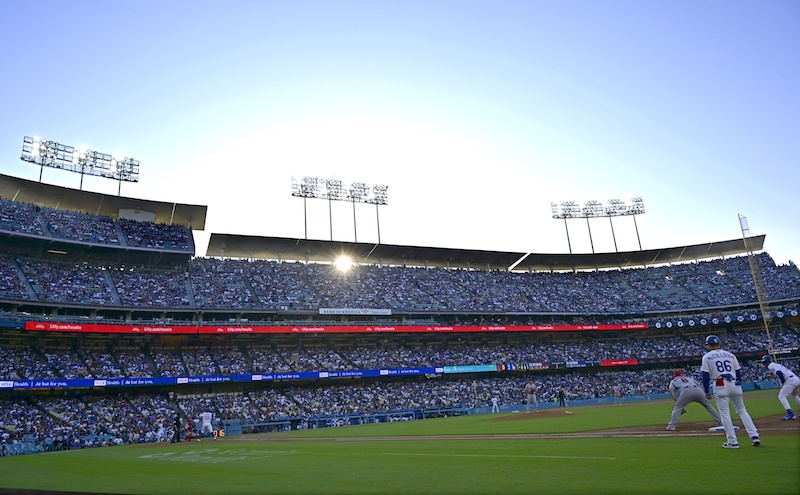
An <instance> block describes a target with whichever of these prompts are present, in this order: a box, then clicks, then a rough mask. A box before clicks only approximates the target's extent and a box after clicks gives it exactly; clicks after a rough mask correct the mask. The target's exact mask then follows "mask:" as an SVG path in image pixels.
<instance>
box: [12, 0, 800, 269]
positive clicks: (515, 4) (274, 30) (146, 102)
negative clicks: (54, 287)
mask: <svg viewBox="0 0 800 495" xmlns="http://www.w3.org/2000/svg"><path fill="white" fill-rule="evenodd" d="M0 71H1V72H2V78H0V85H2V86H0V87H2V91H0V173H4V174H7V175H12V176H15V177H21V178H25V179H29V180H39V174H40V168H39V167H38V166H37V165H35V164H31V163H27V162H24V161H21V160H20V158H19V157H20V154H21V149H22V140H23V137H24V136H41V137H43V138H46V139H49V140H53V141H57V142H59V143H63V144H68V145H72V146H87V147H89V148H91V149H93V150H97V151H101V152H105V153H110V154H111V153H121V154H123V155H125V156H130V157H133V158H135V159H138V160H139V161H140V171H139V181H138V182H137V183H122V185H121V194H122V195H123V196H128V197H135V198H142V199H147V200H156V201H169V202H179V203H188V204H197V205H206V206H208V214H207V218H206V228H205V230H204V231H203V232H200V231H195V241H196V243H197V245H198V248H197V254H198V255H201V256H202V255H204V254H205V251H206V247H207V245H208V238H209V236H210V234H211V233H220V234H242V235H254V236H277V237H291V238H303V237H306V236H307V237H308V238H309V239H320V240H329V239H331V238H332V239H334V240H337V241H348V242H349V241H356V240H357V241H358V242H378V240H380V242H382V243H384V244H398V245H411V246H433V247H444V248H458V249H481V250H492V251H514V252H523V253H528V252H533V253H567V252H570V251H572V252H574V253H591V252H593V251H594V252H614V251H615V250H618V251H634V250H638V249H639V244H640V243H641V247H642V248H643V249H657V248H666V247H673V246H681V245H690V244H697V243H706V242H714V241H723V240H729V239H737V238H741V236H742V233H741V230H740V225H739V219H738V215H744V216H745V217H747V220H748V223H749V227H750V232H751V234H753V235H760V234H766V240H765V244H764V248H765V250H766V251H767V252H768V253H770V254H771V255H772V257H773V258H774V259H775V261H776V262H777V263H779V264H786V263H788V262H789V260H792V261H794V262H797V261H798V259H800V228H799V227H800V216H799V215H798V214H799V213H800V199H798V183H800V181H799V180H798V179H800V89H799V88H800V3H799V2H797V1H794V0H767V1H763V2H753V1H750V0H708V1H703V2H697V1H694V0H676V1H670V2H657V1H641V0H606V1H601V2H598V1H593V0H566V1H563V2H552V1H538V0H528V1H510V0H494V1H491V2H489V1H480V2H478V1H469V0H460V1H449V0H425V1H417V0H404V1H388V0H377V1H376V0H371V1H347V0H343V1H332V0H329V1H302V0H298V1H291V2H289V1H282V2H278V1H266V0H260V1H243V0H238V1H237V0H232V1H227V2H219V1H205V0H193V1H182V0H171V1H168V2H164V1H161V0H159V1H153V0H136V1H133V0H117V1H114V2H108V1H94V0H91V1H90V0H75V1H71V2H63V1H55V0H50V1H45V0H2V1H0ZM292 177H294V178H296V179H297V180H300V179H302V178H303V177H318V178H322V179H339V180H342V181H343V183H344V184H345V185H347V184H349V183H350V182H366V183H367V184H379V185H385V186H388V204H387V205H385V206H380V207H377V208H376V207H375V206H373V205H367V204H356V205H354V204H352V203H348V202H344V201H341V202H328V201H325V200H322V199H309V200H307V201H305V202H304V201H303V199H301V198H297V197H293V196H292V195H291V181H292ZM42 181H43V182H46V183H49V184H56V185H60V186H65V187H72V188H75V189H78V188H79V187H81V186H80V181H81V178H80V175H79V174H76V173H70V172H65V171H60V170H55V169H45V170H43V171H42ZM118 187H120V186H119V184H118V183H117V182H116V181H114V180H109V179H102V178H97V177H88V176H87V177H84V179H83V185H82V188H83V189H84V190H89V191H94V192H102V193H108V194H117V191H118ZM633 197H641V198H642V199H643V202H644V207H645V213H644V214H641V215H637V216H636V217H635V222H634V218H633V217H630V216H628V217H617V218H614V219H612V220H610V221H609V219H608V218H597V219H592V220H590V221H589V222H587V221H586V220H580V219H573V220H569V221H567V222H564V221H563V220H557V219H553V218H552V211H551V203H561V202H564V201H575V202H577V203H579V204H584V203H585V202H586V201H589V200H596V201H600V202H601V203H606V202H607V201H608V200H610V199H620V200H623V201H625V202H626V203H630V200H631V198H633ZM637 231H638V232H637Z"/></svg>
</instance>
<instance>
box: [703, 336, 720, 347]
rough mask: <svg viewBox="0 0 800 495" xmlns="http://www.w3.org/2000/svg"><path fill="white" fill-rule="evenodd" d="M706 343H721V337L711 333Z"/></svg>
mask: <svg viewBox="0 0 800 495" xmlns="http://www.w3.org/2000/svg"><path fill="white" fill-rule="evenodd" d="M706 345H707V346H709V345H719V337H717V336H716V335H709V336H708V337H706Z"/></svg>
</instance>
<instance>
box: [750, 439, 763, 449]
mask: <svg viewBox="0 0 800 495" xmlns="http://www.w3.org/2000/svg"><path fill="white" fill-rule="evenodd" d="M751 440H752V441H753V447H759V446H761V440H759V438H758V437H753V438H751Z"/></svg>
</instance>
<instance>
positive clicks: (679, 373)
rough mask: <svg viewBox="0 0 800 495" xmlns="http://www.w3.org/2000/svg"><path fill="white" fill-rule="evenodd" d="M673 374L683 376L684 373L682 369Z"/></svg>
mask: <svg viewBox="0 0 800 495" xmlns="http://www.w3.org/2000/svg"><path fill="white" fill-rule="evenodd" d="M672 375H673V376H681V375H683V371H681V370H675V371H674V372H673V373H672Z"/></svg>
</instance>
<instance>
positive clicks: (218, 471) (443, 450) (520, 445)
mask: <svg viewBox="0 0 800 495" xmlns="http://www.w3.org/2000/svg"><path fill="white" fill-rule="evenodd" d="M746 401H747V406H748V410H749V411H750V414H751V415H752V416H753V418H754V419H755V421H756V425H757V426H758V425H759V418H764V417H766V416H770V417H772V418H774V417H776V416H779V415H780V414H781V411H780V405H779V404H778V403H777V399H776V398H775V392H774V391H770V392H760V393H753V394H748V395H747V398H746ZM568 410H570V411H571V412H573V413H574V414H571V415H570V414H563V411H558V413H557V414H554V415H552V417H550V415H549V414H548V415H544V414H542V415H536V414H530V415H524V413H522V415H524V416H525V417H520V414H514V415H513V416H514V418H513V419H512V420H504V418H503V417H501V416H502V415H498V414H494V415H492V414H488V415H478V416H462V417H455V418H442V419H430V420H425V421H410V422H403V423H390V424H380V425H368V426H353V427H342V428H328V429H320V430H307V431H298V432H291V433H281V434H271V435H267V436H260V435H259V436H257V435H244V436H238V437H232V438H229V439H225V440H223V441H216V442H214V441H211V440H203V441H202V442H184V443H181V444H149V445H140V446H123V447H108V448H96V449H85V450H78V451H70V452H56V453H46V454H34V455H24V456H16V457H5V458H0V487H2V488H18V489H20V488H24V489H36V490H59V491H72V492H80V493H120V494H122V493H134V494H157V493H163V494H206V493H208V494H237V495H238V494H249V493H267V494H426V493H430V494H481V495H486V494H516V493H525V494H534V493H552V494H561V493H564V494H567V493H569V494H584V493H592V494H662V493H663V494H672V493H680V494H694V493H697V494H700V493H703V494H707V493H725V494H754V493H758V494H773V493H775V494H789V493H796V491H797V487H798V480H800V434H798V428H797V427H796V426H797V425H796V424H795V423H797V422H796V421H795V422H791V423H784V425H782V426H785V427H787V428H790V429H792V431H788V432H786V431H784V432H773V433H770V432H769V431H762V435H761V436H762V442H763V444H762V446H761V447H760V448H754V447H751V446H750V442H749V441H746V435H745V433H744V432H743V431H740V434H739V435H740V439H741V442H742V443H741V445H742V448H741V449H739V450H726V449H723V448H722V447H721V444H722V442H723V441H724V436H723V435H722V434H713V435H708V434H702V435H696V436H677V437H672V436H665V435H666V433H667V432H665V431H664V426H665V425H666V422H667V420H668V419H669V413H670V411H671V402H668V401H652V402H641V403H630V404H626V405H625V406H624V407H621V408H619V407H618V408H614V407H611V406H593V407H579V408H573V409H569V408H568ZM506 416H511V415H506ZM695 421H703V422H708V421H709V418H708V417H707V414H706V412H705V410H703V409H702V408H701V407H700V406H699V405H697V404H692V405H690V406H689V410H688V412H687V413H686V414H685V415H684V416H683V418H682V424H683V423H687V424H688V423H690V422H695ZM765 421H766V420H764V421H763V422H765ZM763 422H762V423H763ZM709 425H710V423H709ZM687 426H688V425H687ZM779 426H781V425H779ZM626 427H640V429H641V427H646V428H644V430H646V431H645V432H644V434H643V435H640V436H634V437H614V436H600V437H595V438H564V437H559V436H557V434H568V433H579V432H591V431H593V430H600V429H609V428H626ZM703 429H705V428H703ZM680 430H681V428H680V427H679V431H678V433H681V431H680ZM648 432H650V433H648ZM545 434H546V435H554V436H551V437H543V438H521V436H522V435H545ZM430 436H435V437H436V438H433V439H429V438H424V437H430ZM487 436H491V438H487Z"/></svg>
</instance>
